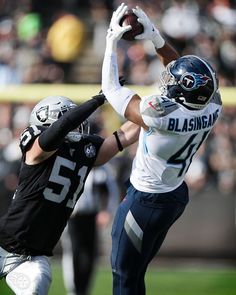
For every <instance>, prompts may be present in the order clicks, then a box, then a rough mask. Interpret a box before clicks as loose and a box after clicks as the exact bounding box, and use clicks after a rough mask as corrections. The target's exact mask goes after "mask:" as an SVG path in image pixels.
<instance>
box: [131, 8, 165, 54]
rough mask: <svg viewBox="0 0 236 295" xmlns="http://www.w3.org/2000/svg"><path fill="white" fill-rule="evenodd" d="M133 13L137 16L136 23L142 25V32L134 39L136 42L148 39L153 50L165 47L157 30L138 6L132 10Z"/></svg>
mask: <svg viewBox="0 0 236 295" xmlns="http://www.w3.org/2000/svg"><path fill="white" fill-rule="evenodd" d="M133 12H134V13H135V14H136V15H137V17H138V21H139V22H140V23H141V24H142V25H143V27H144V32H143V33H142V34H140V35H137V36H136V37H135V39H136V40H142V39H148V40H151V41H152V43H153V44H154V46H155V48H157V49H158V48H161V47H163V46H164V45H165V40H164V39H163V38H162V36H161V34H160V32H159V30H158V29H157V28H155V26H154V25H153V24H152V22H151V21H150V19H149V17H148V16H147V15H146V13H145V12H144V11H143V10H142V9H141V8H140V7H138V6H136V8H133Z"/></svg>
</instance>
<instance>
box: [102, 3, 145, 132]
mask: <svg viewBox="0 0 236 295" xmlns="http://www.w3.org/2000/svg"><path fill="white" fill-rule="evenodd" d="M126 11H127V6H126V5H125V4H124V3H122V4H121V5H120V6H119V7H118V8H117V10H116V11H115V12H114V13H113V16H112V19H111V22H110V26H109V29H108V33H107V36H106V49H105V54H104V60H103V66H102V91H103V93H104V94H105V96H106V98H107V100H108V101H109V102H110V104H111V105H112V107H113V108H114V110H115V111H116V112H117V113H118V114H120V115H121V116H123V117H126V118H127V119H128V120H129V121H132V122H134V123H136V124H138V125H139V126H142V127H143V128H145V129H146V128H147V126H146V125H145V124H144V122H143V119H142V116H141V114H140V111H139V104H140V101H141V98H140V97H139V96H138V95H137V94H136V93H135V92H134V91H132V90H131V89H129V88H128V87H122V85H121V84H120V82H119V72H118V65H117V42H118V40H120V38H121V36H122V34H123V33H124V32H125V31H124V28H126V27H121V26H120V25H119V23H120V19H121V18H122V17H123V15H124V14H125V12H126Z"/></svg>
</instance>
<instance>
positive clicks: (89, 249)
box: [61, 164, 119, 295]
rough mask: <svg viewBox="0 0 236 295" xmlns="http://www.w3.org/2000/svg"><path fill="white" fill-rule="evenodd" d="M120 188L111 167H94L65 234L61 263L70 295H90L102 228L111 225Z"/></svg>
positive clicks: (107, 165)
mask: <svg viewBox="0 0 236 295" xmlns="http://www.w3.org/2000/svg"><path fill="white" fill-rule="evenodd" d="M118 200H119V190H118V186H117V183H116V180H115V178H114V176H113V172H112V168H111V166H110V165H109V164H106V165H104V166H102V167H99V168H94V169H93V170H92V171H91V173H90V175H89V177H88V179H87V183H86V185H85V189H84V192H83V194H82V196H81V197H80V199H79V200H78V202H77V204H76V207H75V209H74V211H73V214H72V216H71V219H70V220H69V222H68V226H67V228H66V230H65V231H64V233H63V236H62V240H61V241H62V249H63V257H62V266H63V275H64V282H65V286H66V289H67V294H68V295H69V294H70V295H89V294H90V290H91V287H92V282H93V274H94V270H95V266H96V261H97V260H96V258H97V257H98V256H99V255H100V254H101V253H99V250H101V249H100V248H101V247H100V244H99V236H98V234H99V227H106V226H108V224H110V222H111V220H112V216H113V214H114V212H115V210H116V208H117V205H118Z"/></svg>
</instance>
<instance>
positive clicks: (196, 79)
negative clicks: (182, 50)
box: [180, 73, 211, 91]
mask: <svg viewBox="0 0 236 295" xmlns="http://www.w3.org/2000/svg"><path fill="white" fill-rule="evenodd" d="M209 80H211V78H210V77H208V76H206V75H204V76H203V75H202V74H195V73H185V74H183V75H182V76H181V78H180V86H181V87H182V88H183V89H184V90H187V91H192V90H195V89H197V88H199V87H201V86H204V85H206V84H207V82H208V81H209Z"/></svg>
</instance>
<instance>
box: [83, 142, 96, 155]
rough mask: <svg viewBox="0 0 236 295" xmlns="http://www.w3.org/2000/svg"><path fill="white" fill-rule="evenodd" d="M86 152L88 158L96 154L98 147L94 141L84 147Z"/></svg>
mask: <svg viewBox="0 0 236 295" xmlns="http://www.w3.org/2000/svg"><path fill="white" fill-rule="evenodd" d="M84 152H85V155H86V157H87V158H93V157H95V155H96V148H95V146H94V145H93V144H92V143H90V144H87V145H86V146H85V147H84Z"/></svg>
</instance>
